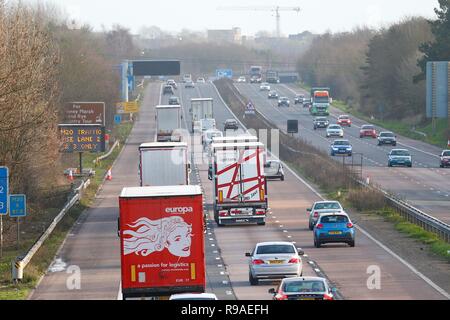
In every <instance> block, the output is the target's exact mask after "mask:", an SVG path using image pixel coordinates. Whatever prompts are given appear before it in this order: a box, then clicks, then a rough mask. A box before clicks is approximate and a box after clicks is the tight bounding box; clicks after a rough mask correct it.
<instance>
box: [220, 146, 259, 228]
mask: <svg viewBox="0 0 450 320" xmlns="http://www.w3.org/2000/svg"><path fill="white" fill-rule="evenodd" d="M212 149H213V158H214V160H213V161H214V164H213V168H214V169H213V171H214V174H213V175H214V178H213V180H214V193H215V194H214V199H215V203H214V215H215V219H216V222H217V223H218V224H219V225H223V224H236V223H258V224H261V225H262V224H264V223H265V218H266V213H267V181H266V177H265V174H264V157H265V150H264V145H263V144H262V143H259V142H243V143H228V144H213V147H212Z"/></svg>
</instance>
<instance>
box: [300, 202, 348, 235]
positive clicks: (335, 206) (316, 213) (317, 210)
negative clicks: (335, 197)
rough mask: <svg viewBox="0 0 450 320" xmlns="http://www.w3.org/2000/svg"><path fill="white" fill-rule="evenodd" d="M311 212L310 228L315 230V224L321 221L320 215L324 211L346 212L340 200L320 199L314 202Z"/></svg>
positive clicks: (309, 210)
mask: <svg viewBox="0 0 450 320" xmlns="http://www.w3.org/2000/svg"><path fill="white" fill-rule="evenodd" d="M307 211H308V212H309V230H314V226H315V225H316V224H317V221H319V218H320V215H322V214H324V213H345V211H344V208H342V205H341V204H340V203H339V202H338V201H319V202H316V203H314V205H313V206H312V208H310V209H308V210H307Z"/></svg>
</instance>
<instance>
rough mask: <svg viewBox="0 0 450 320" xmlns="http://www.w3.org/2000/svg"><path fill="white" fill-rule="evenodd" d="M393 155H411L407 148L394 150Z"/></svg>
mask: <svg viewBox="0 0 450 320" xmlns="http://www.w3.org/2000/svg"><path fill="white" fill-rule="evenodd" d="M391 155H393V156H409V152H408V151H406V150H392V152H391Z"/></svg>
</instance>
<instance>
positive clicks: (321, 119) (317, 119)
mask: <svg viewBox="0 0 450 320" xmlns="http://www.w3.org/2000/svg"><path fill="white" fill-rule="evenodd" d="M316 121H327V118H316Z"/></svg>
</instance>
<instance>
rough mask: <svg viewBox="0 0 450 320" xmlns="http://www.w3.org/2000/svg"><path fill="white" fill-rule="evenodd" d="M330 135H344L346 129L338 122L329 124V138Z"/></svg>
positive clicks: (341, 136)
mask: <svg viewBox="0 0 450 320" xmlns="http://www.w3.org/2000/svg"><path fill="white" fill-rule="evenodd" d="M329 137H340V138H343V137H344V129H342V127H341V126H340V125H338V124H332V125H329V126H328V128H327V138H329Z"/></svg>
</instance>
